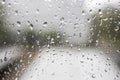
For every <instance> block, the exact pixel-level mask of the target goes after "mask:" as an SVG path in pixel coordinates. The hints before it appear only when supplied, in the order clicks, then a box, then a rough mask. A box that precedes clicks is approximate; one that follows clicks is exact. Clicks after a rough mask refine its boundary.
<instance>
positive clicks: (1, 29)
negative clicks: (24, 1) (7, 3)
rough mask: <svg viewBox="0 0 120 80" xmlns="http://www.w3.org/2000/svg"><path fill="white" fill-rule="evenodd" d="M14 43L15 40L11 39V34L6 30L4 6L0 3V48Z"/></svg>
mask: <svg viewBox="0 0 120 80" xmlns="http://www.w3.org/2000/svg"><path fill="white" fill-rule="evenodd" d="M14 37H15V36H14ZM14 42H15V38H13V33H12V32H11V31H10V30H9V29H8V28H7V24H6V12H5V9H4V5H2V4H1V3H0V47H3V46H4V45H7V46H8V45H9V44H13V43H14Z"/></svg>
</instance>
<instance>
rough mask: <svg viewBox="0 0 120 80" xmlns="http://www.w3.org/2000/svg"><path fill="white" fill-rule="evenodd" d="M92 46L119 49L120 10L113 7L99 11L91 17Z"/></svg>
mask: <svg viewBox="0 0 120 80" xmlns="http://www.w3.org/2000/svg"><path fill="white" fill-rule="evenodd" d="M92 19H93V24H92V25H93V32H92V44H93V45H96V44H103V45H106V44H105V43H107V44H109V45H110V46H113V47H120V10H118V9H115V8H113V7H108V8H104V9H103V10H102V9H99V10H98V13H95V14H94V15H93V18H92Z"/></svg>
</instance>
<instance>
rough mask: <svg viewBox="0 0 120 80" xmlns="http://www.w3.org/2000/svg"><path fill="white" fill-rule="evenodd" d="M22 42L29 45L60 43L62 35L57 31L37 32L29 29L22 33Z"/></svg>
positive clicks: (54, 44)
mask: <svg viewBox="0 0 120 80" xmlns="http://www.w3.org/2000/svg"><path fill="white" fill-rule="evenodd" d="M21 37H22V38H21V39H20V44H22V45H24V46H28V47H32V46H34V47H38V46H44V45H48V44H49V45H53V46H56V45H60V41H61V35H60V33H59V32H57V31H47V32H41V33H39V32H36V31H31V30H27V31H26V32H24V33H23V34H22V35H21Z"/></svg>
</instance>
